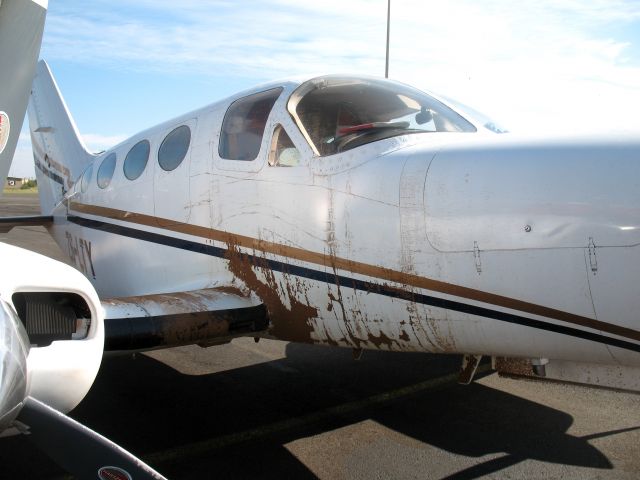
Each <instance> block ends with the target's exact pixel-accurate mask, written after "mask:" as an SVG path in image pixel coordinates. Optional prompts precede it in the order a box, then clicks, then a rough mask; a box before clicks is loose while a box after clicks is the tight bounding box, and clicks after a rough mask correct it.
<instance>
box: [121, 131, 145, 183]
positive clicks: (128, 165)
mask: <svg viewBox="0 0 640 480" xmlns="http://www.w3.org/2000/svg"><path fill="white" fill-rule="evenodd" d="M150 149H151V147H150V145H149V141H148V140H142V141H140V142H138V143H136V144H135V145H134V146H133V147H131V150H129V153H127V156H126V158H125V159H124V166H123V170H124V176H125V177H127V178H128V179H129V180H135V179H136V178H138V177H139V176H140V175H142V172H144V168H145V167H146V166H147V161H148V160H149V151H150Z"/></svg>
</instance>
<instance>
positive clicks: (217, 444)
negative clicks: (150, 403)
mask: <svg viewBox="0 0 640 480" xmlns="http://www.w3.org/2000/svg"><path fill="white" fill-rule="evenodd" d="M490 370H491V366H490V365H480V366H479V367H478V370H477V371H476V374H480V373H484V372H488V371H490ZM457 381H458V373H457V372H456V373H451V374H448V375H444V376H442V377H437V378H432V379H429V380H425V381H423V382H418V383H415V384H413V385H408V386H406V387H401V388H397V389H395V390H391V391H388V392H383V393H378V394H376V395H372V396H370V397H368V398H364V399H362V400H355V401H353V402H348V403H343V404H341V405H336V406H335V407H329V408H325V409H324V410H319V411H317V412H313V413H310V414H308V415H303V416H301V417H295V418H291V419H288V420H282V421H280V422H274V423H271V424H268V425H262V426H260V427H257V428H254V429H252V430H245V431H242V432H237V433H231V434H228V435H222V436H220V437H216V438H211V439H207V440H202V441H199V442H193V443H188V444H185V445H180V446H179V447H175V448H169V449H167V450H163V451H160V452H155V453H150V454H148V455H145V456H143V457H142V459H143V461H144V462H145V463H148V464H150V465H158V464H162V463H168V462H172V461H176V460H180V459H183V458H188V457H200V456H204V455H206V454H207V453H209V452H212V451H214V450H217V449H219V448H224V447H228V446H231V445H237V444H239V443H244V442H248V441H251V440H256V439H258V438H262V437H267V436H270V435H274V434H277V433H282V432H286V431H288V430H293V429H298V428H302V427H305V426H307V425H311V424H314V423H319V422H321V421H323V420H327V419H330V418H333V417H336V416H340V415H345V414H349V413H353V412H357V411H359V410H364V409H367V408H370V407H374V406H377V405H383V404H385V403H388V402H391V401H394V400H398V399H400V398H404V397H408V396H410V395H413V394H415V393H418V392H423V391H427V390H435V389H438V388H442V387H445V386H451V385H453V384H457Z"/></svg>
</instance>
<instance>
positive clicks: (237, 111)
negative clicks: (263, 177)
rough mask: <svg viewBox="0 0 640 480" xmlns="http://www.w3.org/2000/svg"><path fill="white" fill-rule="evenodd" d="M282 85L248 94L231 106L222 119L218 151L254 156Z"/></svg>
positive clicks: (231, 155)
mask: <svg viewBox="0 0 640 480" xmlns="http://www.w3.org/2000/svg"><path fill="white" fill-rule="evenodd" d="M281 93H282V88H273V89H271V90H267V91H265V92H260V93H256V94H253V95H249V96H248V97H244V98H241V99H239V100H236V101H235V102H233V103H232V104H231V106H229V108H228V110H227V113H226V114H225V116H224V120H223V121H222V131H221V132H220V143H219V145H218V154H219V155H220V157H221V158H224V159H227V160H247V161H251V160H255V159H256V157H257V156H258V153H260V145H261V144H262V136H263V135H264V129H265V127H266V125H267V118H269V114H270V113H271V109H272V108H273V105H274V103H276V100H277V99H278V97H279V96H280V94H281Z"/></svg>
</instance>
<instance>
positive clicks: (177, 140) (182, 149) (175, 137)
mask: <svg viewBox="0 0 640 480" xmlns="http://www.w3.org/2000/svg"><path fill="white" fill-rule="evenodd" d="M189 142H191V130H190V129H189V127H187V126H186V125H181V126H180V127H178V128H175V129H174V130H172V131H171V132H170V133H169V134H168V135H167V136H166V137H164V140H163V141H162V145H160V149H159V150H158V163H159V164H160V166H161V167H162V169H163V170H166V171H168V172H170V171H171V170H175V169H176V168H178V165H180V164H181V163H182V160H184V157H185V156H186V155H187V150H189Z"/></svg>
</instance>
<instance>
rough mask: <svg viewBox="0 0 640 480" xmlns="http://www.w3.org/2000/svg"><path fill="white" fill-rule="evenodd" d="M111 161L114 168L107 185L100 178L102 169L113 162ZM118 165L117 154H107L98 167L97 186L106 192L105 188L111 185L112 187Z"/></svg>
mask: <svg viewBox="0 0 640 480" xmlns="http://www.w3.org/2000/svg"><path fill="white" fill-rule="evenodd" d="M111 159H113V167H112V168H111V174H110V175H109V178H108V180H106V183H104V182H102V181H101V180H103V179H101V178H100V174H101V172H102V169H103V168H105V166H106V164H107V162H108V161H111ZM117 164H118V155H117V154H116V152H110V153H109V154H107V156H106V157H104V158H103V159H102V162H100V166H99V167H98V172H97V173H96V184H97V185H98V187H99V188H100V189H101V190H104V189H105V188H107V187H109V185H111V181H112V180H113V176H114V175H115V173H116V165H117ZM103 183H104V184H103Z"/></svg>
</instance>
